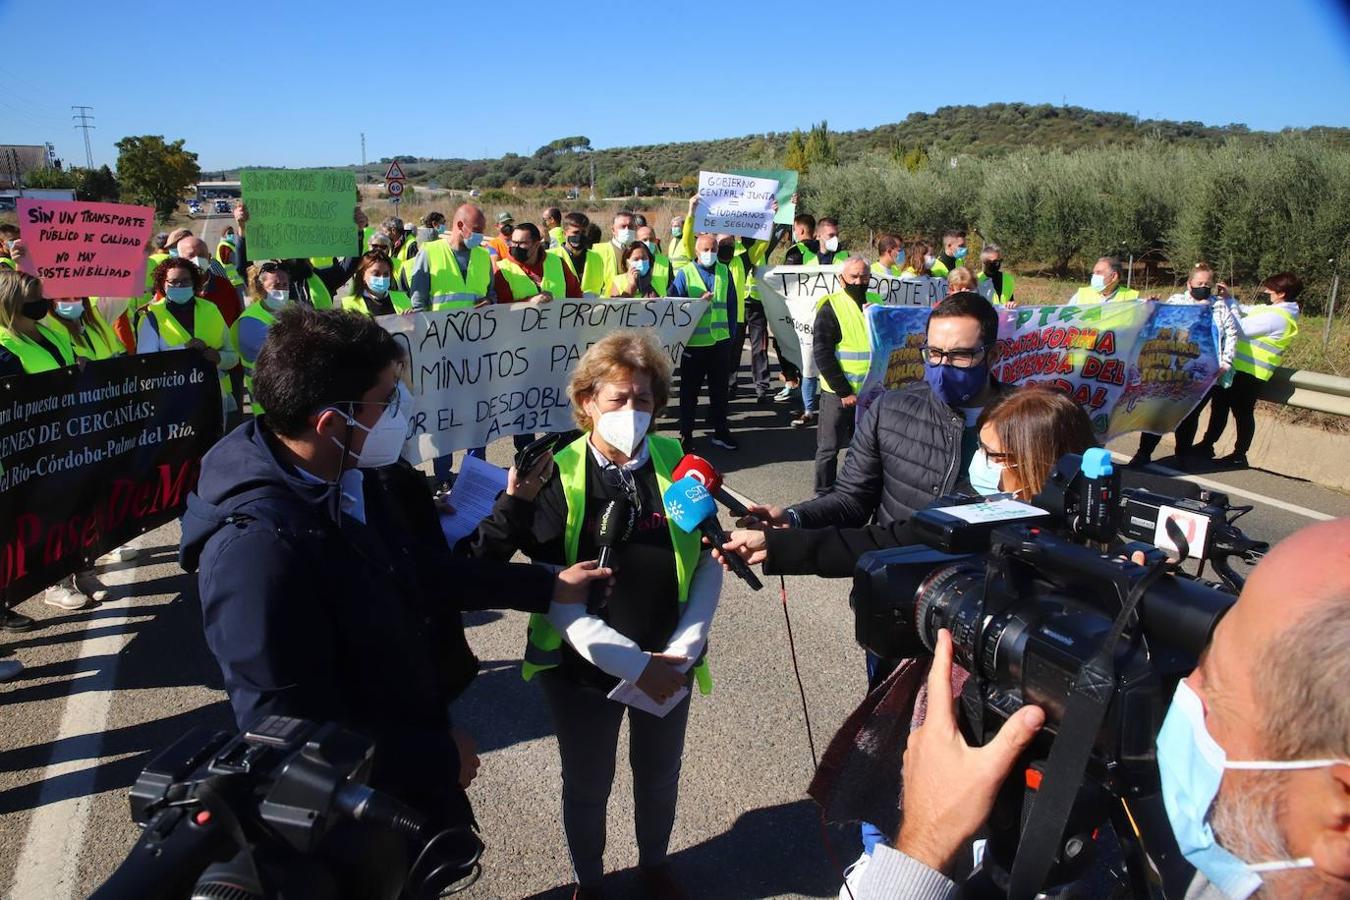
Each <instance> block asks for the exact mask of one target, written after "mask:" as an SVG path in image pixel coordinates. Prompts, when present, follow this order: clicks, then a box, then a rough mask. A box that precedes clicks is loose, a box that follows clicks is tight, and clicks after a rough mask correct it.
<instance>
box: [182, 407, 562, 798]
mask: <svg viewBox="0 0 1350 900" xmlns="http://www.w3.org/2000/svg"><path fill="white" fill-rule="evenodd" d="M275 447H276V444H275V438H274V437H273V436H272V435H271V433H270V432H269V431H268V430H267V429H266V427H265V425H263V424H262V423H261V420H255V421H251V422H246V423H244V424H243V425H241V426H239V427H238V428H236V429H235V430H234V431H232V432H231V433H230V434H228V435H227V436H226V437H225V438H224V439H223V440H221V441H220V442H219V443H218V444H216V446H215V447H213V448H212V449H211V451H210V452H209V453H207V455H206V456H205V457H204V458H203V460H202V471H201V477H200V479H199V481H198V486H197V490H196V491H195V492H194V493H192V494H191V495H189V497H188V506H187V511H186V513H185V514H184V516H183V537H182V544H181V546H180V548H179V559H180V562H181V563H182V565H183V568H184V569H185V570H187V571H188V572H196V573H197V584H198V593H199V595H200V598H201V604H202V619H203V625H204V628H205V631H206V641H207V645H208V646H209V647H210V648H211V652H212V654H213V655H214V656H215V658H216V661H217V663H219V665H220V669H221V673H222V675H223V677H224V682H225V689H226V691H227V692H228V694H229V697H230V705H231V706H232V707H233V709H234V715H235V720H236V722H237V723H238V725H239V727H240V728H244V727H246V726H247V725H248V724H249V723H251V722H252V721H254V720H255V719H257V718H258V717H259V716H262V715H285V716H296V717H299V718H304V719H311V720H317V721H336V722H340V723H342V724H343V725H345V726H346V727H349V728H351V729H353V730H355V731H358V732H360V733H362V734H365V735H366V736H368V737H370V738H372V739H373V740H374V741H375V762H374V768H373V770H372V774H371V786H372V787H375V788H377V789H380V790H385V791H389V792H390V793H392V794H394V795H395V796H397V797H399V798H400V799H402V800H404V801H405V802H409V803H412V804H413V805H414V806H416V807H417V808H419V809H422V810H423V811H424V812H425V813H427V814H428V815H433V816H445V817H448V818H449V819H450V820H451V821H452V822H463V821H465V820H466V817H467V816H469V815H470V813H469V810H468V803H467V800H466V799H465V798H464V795H463V792H462V791H461V790H460V789H459V787H458V784H457V779H458V772H459V757H458V753H457V751H456V749H455V744H454V741H453V739H452V738H451V735H450V724H451V723H450V716H449V712H448V704H449V703H450V701H451V700H452V699H453V698H454V697H455V696H456V695H457V694H458V693H459V692H460V691H462V690H463V688H464V687H465V686H467V684H468V681H469V680H471V679H472V677H473V673H474V672H475V671H476V669H477V660H476V659H474V658H473V655H472V653H470V651H469V649H468V644H467V642H465V640H464V632H463V623H462V621H461V620H460V611H461V610H464V609H482V608H490V607H499V606H501V605H502V602H503V600H502V598H512V599H513V600H515V601H516V602H517V603H519V604H520V606H519V607H518V608H521V609H525V610H527V611H530V612H543V611H546V610H547V609H548V603H549V600H550V599H551V596H552V592H553V583H554V576H553V575H552V573H550V572H548V571H546V570H543V569H541V568H538V567H535V566H529V565H511V564H503V563H500V562H484V561H477V560H467V559H460V558H456V557H454V556H453V555H452V554H451V552H450V549H449V548H448V547H447V546H446V544H445V539H444V537H443V536H442V535H441V534H440V529H439V527H438V526H437V525H436V521H437V520H436V516H435V514H434V511H432V510H431V496H430V493H429V492H428V491H426V490H425V488H421V487H420V485H419V486H418V487H419V488H420V494H419V493H418V492H417V491H416V490H408V489H407V487H406V486H407V485H408V484H409V480H410V479H411V480H413V482H415V479H416V478H417V475H416V473H415V472H412V470H405V469H403V468H402V467H399V466H391V467H387V469H386V470H377V471H376V472H373V473H372V472H367V473H366V475H367V477H366V478H364V479H363V482H362V484H363V491H364V495H365V520H366V521H365V523H364V524H363V523H361V522H359V521H357V520H356V519H353V518H351V517H350V516H347V515H345V514H342V515H341V516H340V519H335V518H334V513H333V510H334V501H335V498H334V497H333V490H334V489H333V487H332V486H330V485H327V484H319V483H314V482H311V481H308V480H305V479H304V478H302V477H301V476H300V475H299V474H297V472H296V470H295V469H294V468H293V467H291V466H290V465H288V464H287V463H285V462H282V461H281V460H280V459H278V457H277V455H276V450H275ZM372 476H373V477H372ZM395 484H400V485H403V486H404V489H402V490H399V491H397V492H395V491H394V490H393V489H392V487H391V486H392V485H395ZM395 497H397V500H395V499H394V498H395ZM419 504H425V506H426V507H427V509H426V510H425V511H423V510H421V509H420V507H419V509H418V512H423V513H425V514H422V515H410V514H409V513H408V510H407V509H406V507H409V506H418V505H419Z"/></svg>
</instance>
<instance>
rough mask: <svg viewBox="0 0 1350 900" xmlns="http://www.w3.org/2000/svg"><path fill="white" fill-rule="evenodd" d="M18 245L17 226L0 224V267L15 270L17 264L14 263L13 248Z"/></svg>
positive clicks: (6, 223)
mask: <svg viewBox="0 0 1350 900" xmlns="http://www.w3.org/2000/svg"><path fill="white" fill-rule="evenodd" d="M18 244H19V226H17V225H11V224H9V223H8V222H5V223H0V266H3V267H4V268H6V269H17V268H18V267H19V266H18V263H16V262H15V261H14V255H13V253H14V248H15V246H16V245H18Z"/></svg>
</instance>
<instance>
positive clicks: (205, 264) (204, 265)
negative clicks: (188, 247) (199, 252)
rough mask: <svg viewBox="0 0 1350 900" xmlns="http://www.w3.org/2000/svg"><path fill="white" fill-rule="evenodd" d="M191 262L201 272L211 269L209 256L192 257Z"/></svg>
mask: <svg viewBox="0 0 1350 900" xmlns="http://www.w3.org/2000/svg"><path fill="white" fill-rule="evenodd" d="M192 262H193V263H195V264H196V266H197V268H199V269H201V270H202V271H203V272H206V271H208V270H209V269H210V268H211V258H210V257H209V256H194V257H192Z"/></svg>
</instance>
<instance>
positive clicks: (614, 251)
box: [591, 209, 637, 291]
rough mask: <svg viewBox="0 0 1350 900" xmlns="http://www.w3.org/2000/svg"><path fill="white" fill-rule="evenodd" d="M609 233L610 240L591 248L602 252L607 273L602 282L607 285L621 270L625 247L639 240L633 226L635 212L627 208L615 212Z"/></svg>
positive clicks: (601, 255) (599, 252) (601, 256)
mask: <svg viewBox="0 0 1350 900" xmlns="http://www.w3.org/2000/svg"><path fill="white" fill-rule="evenodd" d="M609 234H610V238H609V240H608V241H606V242H605V243H603V244H596V245H595V246H594V247H592V248H591V249H592V250H594V251H595V252H596V253H598V254H600V259H601V260H602V261H603V262H604V266H605V269H604V271H605V274H604V280H603V282H602V284H604V285H606V286H608V285H609V283H610V281H612V280H613V278H614V276H615V275H617V274H618V272H619V258H620V257H621V256H622V255H623V251H624V249H625V248H627V247H628V245H629V244H631V243H633V241H635V240H637V231H635V230H634V228H633V214H632V213H631V212H629V211H628V210H626V209H625V210H622V211H620V212H617V213H615V214H614V218H613V220H612V221H611V222H610V226H609ZM602 291H603V289H602Z"/></svg>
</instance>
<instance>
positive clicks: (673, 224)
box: [666, 216, 689, 267]
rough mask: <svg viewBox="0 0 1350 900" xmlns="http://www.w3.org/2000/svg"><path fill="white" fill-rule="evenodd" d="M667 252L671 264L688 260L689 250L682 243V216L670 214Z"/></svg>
mask: <svg viewBox="0 0 1350 900" xmlns="http://www.w3.org/2000/svg"><path fill="white" fill-rule="evenodd" d="M669 251H670V252H669V253H667V254H666V255H667V256H668V257H670V264H671V265H672V266H676V267H678V266H682V265H684V264H685V263H687V262H689V251H688V250H687V249H685V245H684V216H672V217H671V219H670V241H669Z"/></svg>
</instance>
